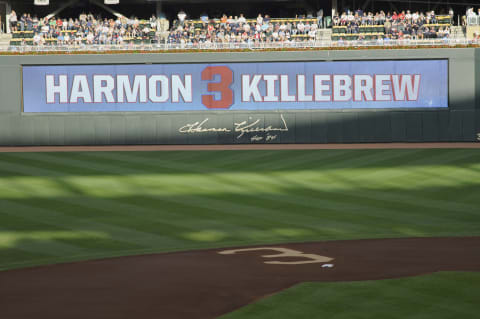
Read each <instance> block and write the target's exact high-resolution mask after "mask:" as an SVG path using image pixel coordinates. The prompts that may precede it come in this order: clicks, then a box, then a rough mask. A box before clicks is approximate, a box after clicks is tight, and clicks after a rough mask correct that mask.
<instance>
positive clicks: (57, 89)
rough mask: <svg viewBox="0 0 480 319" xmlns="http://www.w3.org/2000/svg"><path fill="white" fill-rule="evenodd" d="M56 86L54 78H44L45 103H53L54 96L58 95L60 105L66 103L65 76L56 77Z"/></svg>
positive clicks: (50, 76) (66, 88)
mask: <svg viewBox="0 0 480 319" xmlns="http://www.w3.org/2000/svg"><path fill="white" fill-rule="evenodd" d="M58 82H59V83H58V85H55V76H54V75H50V74H49V75H47V76H46V83H45V86H46V89H47V103H55V97H56V94H58V95H60V103H68V78H67V76H66V75H59V76H58Z"/></svg>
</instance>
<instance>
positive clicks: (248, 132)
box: [178, 114, 288, 142]
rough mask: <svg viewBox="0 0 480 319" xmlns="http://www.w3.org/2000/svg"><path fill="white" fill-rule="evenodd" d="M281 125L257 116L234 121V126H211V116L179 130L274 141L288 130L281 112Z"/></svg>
mask: <svg viewBox="0 0 480 319" xmlns="http://www.w3.org/2000/svg"><path fill="white" fill-rule="evenodd" d="M280 120H281V125H280V126H278V127H275V126H273V125H267V124H266V123H265V124H264V125H261V124H262V123H261V119H260V118H257V119H256V120H254V121H253V122H250V123H249V122H248V121H242V122H239V123H237V122H235V123H233V127H232V128H227V127H211V126H209V118H208V117H207V118H205V119H204V120H202V121H196V122H194V123H188V124H185V125H184V126H182V127H180V128H179V129H178V131H179V132H180V133H182V134H202V133H209V132H215V133H234V134H235V138H236V139H240V138H242V137H244V136H247V137H249V138H250V141H251V142H261V141H265V142H273V141H275V140H277V139H278V134H279V133H282V132H288V125H287V121H286V120H285V117H284V116H283V114H280Z"/></svg>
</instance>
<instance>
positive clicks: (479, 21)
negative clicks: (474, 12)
mask: <svg viewBox="0 0 480 319" xmlns="http://www.w3.org/2000/svg"><path fill="white" fill-rule="evenodd" d="M467 25H472V26H473V25H480V16H469V17H467Z"/></svg>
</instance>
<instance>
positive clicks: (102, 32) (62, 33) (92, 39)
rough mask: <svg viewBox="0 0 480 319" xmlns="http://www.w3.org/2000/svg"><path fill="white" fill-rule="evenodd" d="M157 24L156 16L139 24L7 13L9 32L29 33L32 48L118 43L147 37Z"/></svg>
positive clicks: (123, 20)
mask: <svg viewBox="0 0 480 319" xmlns="http://www.w3.org/2000/svg"><path fill="white" fill-rule="evenodd" d="M164 20H165V19H164ZM160 22H161V21H160V19H157V18H156V17H152V18H151V19H150V20H149V21H148V22H147V23H141V22H140V20H139V19H137V18H126V17H119V18H117V19H102V18H101V17H95V16H94V15H93V14H81V15H80V16H79V17H78V18H75V19H73V18H69V19H62V18H56V17H50V18H49V17H45V18H41V19H39V18H38V17H37V16H31V15H30V14H23V15H21V16H20V17H17V15H16V13H15V11H12V13H11V14H10V23H11V31H12V32H14V33H15V32H16V31H22V32H25V31H27V32H31V33H32V35H33V44H35V45H43V44H45V42H46V41H47V40H48V41H50V42H52V40H53V41H54V42H55V43H57V44H81V43H85V44H122V43H124V41H125V39H130V38H147V37H149V36H150V34H151V32H152V31H154V32H156V30H157V27H158V26H159V25H160V26H161V25H162V24H161V23H160ZM166 28H167V29H168V26H167V27H166Z"/></svg>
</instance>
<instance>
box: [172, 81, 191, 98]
mask: <svg viewBox="0 0 480 319" xmlns="http://www.w3.org/2000/svg"><path fill="white" fill-rule="evenodd" d="M180 95H181V96H182V99H183V101H184V102H185V103H191V102H192V101H193V100H192V76H191V75H190V74H185V82H182V79H181V78H180V75H178V74H174V75H172V102H173V103H179V102H180Z"/></svg>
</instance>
